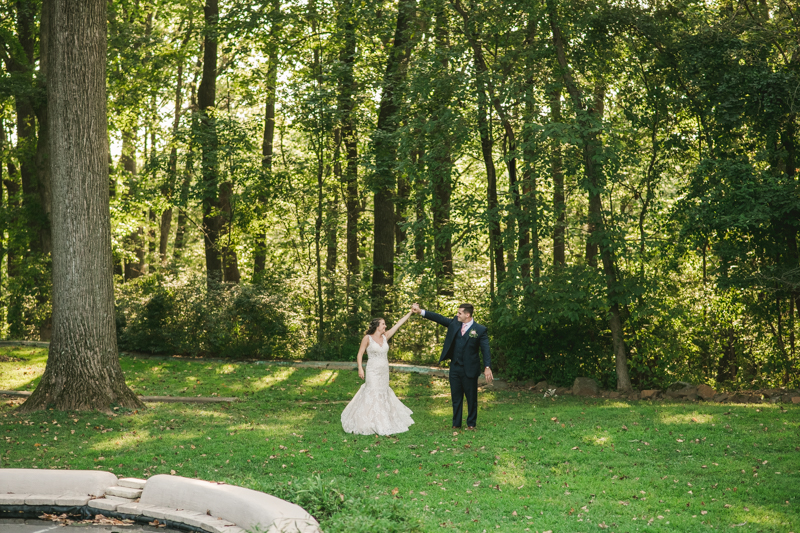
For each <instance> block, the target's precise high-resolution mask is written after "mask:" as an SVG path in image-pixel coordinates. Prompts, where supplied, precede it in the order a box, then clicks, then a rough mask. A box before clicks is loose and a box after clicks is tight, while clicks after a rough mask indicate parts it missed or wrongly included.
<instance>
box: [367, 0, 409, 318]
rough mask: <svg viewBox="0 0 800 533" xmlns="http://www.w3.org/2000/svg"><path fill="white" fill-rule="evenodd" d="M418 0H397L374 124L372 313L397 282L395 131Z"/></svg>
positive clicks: (383, 305)
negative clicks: (376, 118)
mask: <svg viewBox="0 0 800 533" xmlns="http://www.w3.org/2000/svg"><path fill="white" fill-rule="evenodd" d="M416 5H417V3H416V0H398V2H397V24H396V26H395V32H394V40H393V42H392V46H391V47H390V48H389V53H388V57H387V59H386V71H385V73H384V75H383V87H382V91H381V100H380V104H379V107H378V122H377V124H376V126H375V133H374V138H373V151H374V154H375V173H374V176H373V177H372V180H371V186H372V191H373V193H374V194H373V248H372V291H371V293H370V296H371V298H370V299H371V311H372V316H380V315H382V314H383V313H384V310H385V309H386V295H387V291H388V289H389V287H391V286H392V285H393V284H394V253H395V250H394V239H395V224H396V216H395V209H394V195H395V193H396V189H395V187H396V184H397V183H396V182H397V180H396V177H395V165H396V160H397V143H396V140H395V138H394V137H395V135H394V134H395V132H396V131H397V126H398V124H399V118H400V117H399V116H398V113H399V111H400V104H401V98H402V84H403V82H404V81H405V78H406V72H407V64H408V59H409V57H410V56H411V49H412V31H413V26H412V21H413V20H414V16H415V10H416Z"/></svg>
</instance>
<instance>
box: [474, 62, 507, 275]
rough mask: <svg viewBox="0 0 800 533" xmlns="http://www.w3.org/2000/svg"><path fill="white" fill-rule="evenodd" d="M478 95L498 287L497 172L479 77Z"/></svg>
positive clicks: (500, 247)
mask: <svg viewBox="0 0 800 533" xmlns="http://www.w3.org/2000/svg"><path fill="white" fill-rule="evenodd" d="M475 84H476V85H477V90H476V92H477V95H478V134H479V135H480V138H481V154H482V155H483V164H484V166H485V167H486V196H487V198H486V201H487V207H488V214H487V215H488V217H489V256H490V261H491V260H492V258H494V262H493V265H494V270H493V272H494V276H496V277H497V281H498V285H499V284H500V283H501V282H502V281H503V280H504V279H505V272H506V263H505V258H504V257H503V237H502V230H501V229H500V213H499V206H498V203H497V171H496V170H495V166H494V140H493V139H492V134H491V124H490V122H489V117H488V115H487V114H488V111H489V110H488V105H487V98H486V89H485V88H484V86H483V82H482V81H481V79H480V77H479V76H477V75H476V76H475Z"/></svg>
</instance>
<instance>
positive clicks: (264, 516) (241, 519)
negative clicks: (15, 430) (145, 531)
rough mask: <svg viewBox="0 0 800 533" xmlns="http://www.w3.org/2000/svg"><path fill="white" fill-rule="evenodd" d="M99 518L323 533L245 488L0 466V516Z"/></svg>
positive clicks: (233, 532) (219, 531) (218, 532)
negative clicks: (44, 513)
mask: <svg viewBox="0 0 800 533" xmlns="http://www.w3.org/2000/svg"><path fill="white" fill-rule="evenodd" d="M54 511H55V512H58V513H62V512H66V513H70V514H78V515H81V516H82V517H84V518H85V517H89V516H94V515H96V514H98V513H99V514H103V515H105V516H114V517H117V518H127V519H131V520H133V521H136V522H144V523H151V522H153V521H154V520H158V522H159V523H161V524H166V525H167V526H169V527H172V528H177V529H182V530H188V531H196V532H203V533H244V532H245V530H246V529H252V528H256V527H258V528H261V529H262V530H263V529H265V528H266V529H265V530H266V532H267V533H321V530H320V528H319V524H318V523H317V521H316V520H315V519H314V517H312V516H311V515H310V514H308V513H307V512H306V511H305V510H304V509H303V508H302V507H300V506H298V505H295V504H293V503H289V502H287V501H285V500H281V499H280V498H276V497H275V496H271V495H269V494H265V493H263V492H258V491H255V490H251V489H246V488H244V487H237V486H234V485H226V484H224V483H214V482H209V481H202V480H198V479H189V478H185V477H180V476H170V475H165V474H159V475H156V476H153V477H151V478H150V479H148V480H143V479H134V478H122V479H117V476H115V475H114V474H112V473H110V472H98V471H95V470H36V469H16V468H6V469H0V516H2V517H5V518H14V517H29V516H30V515H32V514H33V515H34V516H38V514H41V513H42V512H51V513H52V512H54Z"/></svg>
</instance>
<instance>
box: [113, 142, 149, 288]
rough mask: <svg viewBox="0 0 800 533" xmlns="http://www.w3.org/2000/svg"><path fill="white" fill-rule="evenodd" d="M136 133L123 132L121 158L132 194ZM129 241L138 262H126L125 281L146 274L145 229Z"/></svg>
mask: <svg viewBox="0 0 800 533" xmlns="http://www.w3.org/2000/svg"><path fill="white" fill-rule="evenodd" d="M134 131H135V129H131V130H125V131H123V132H122V152H121V153H120V156H119V158H120V163H121V164H122V169H123V170H124V171H125V173H126V177H127V179H128V183H129V185H130V187H129V190H130V191H131V192H133V189H134V188H135V187H136V186H137V182H136V176H137V167H136V137H135V133H134ZM127 241H128V242H129V243H130V244H133V250H134V252H133V253H134V255H135V256H136V261H125V281H129V280H132V279H135V278H138V277H139V276H141V275H142V274H144V268H145V253H144V228H142V227H141V226H140V227H139V228H138V229H136V230H135V231H133V232H132V233H131V234H130V235H128V237H127Z"/></svg>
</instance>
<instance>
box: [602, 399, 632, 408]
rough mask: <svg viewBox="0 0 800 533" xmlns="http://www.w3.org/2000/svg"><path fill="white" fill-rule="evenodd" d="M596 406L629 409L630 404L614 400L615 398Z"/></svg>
mask: <svg viewBox="0 0 800 533" xmlns="http://www.w3.org/2000/svg"><path fill="white" fill-rule="evenodd" d="M597 407H599V408H601V409H604V408H611V409H630V408H631V404H629V403H626V402H622V401H615V400H608V401H606V402H604V403H602V404H600V405H598V406H597Z"/></svg>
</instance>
